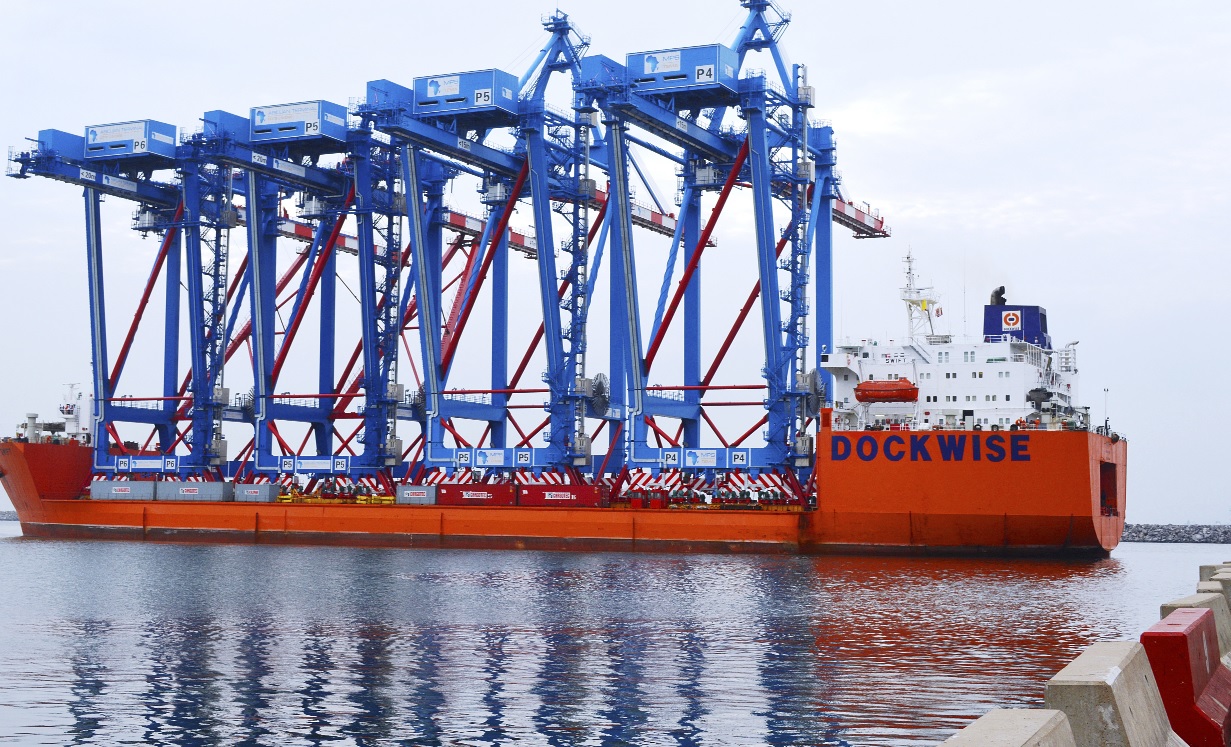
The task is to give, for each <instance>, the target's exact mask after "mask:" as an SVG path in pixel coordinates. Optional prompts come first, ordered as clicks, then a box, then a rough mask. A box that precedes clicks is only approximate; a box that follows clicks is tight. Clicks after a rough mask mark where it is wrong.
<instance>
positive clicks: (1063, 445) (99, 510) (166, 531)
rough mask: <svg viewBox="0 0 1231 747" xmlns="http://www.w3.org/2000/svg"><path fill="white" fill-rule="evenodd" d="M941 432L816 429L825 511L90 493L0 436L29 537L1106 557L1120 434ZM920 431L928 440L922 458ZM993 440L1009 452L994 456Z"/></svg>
mask: <svg viewBox="0 0 1231 747" xmlns="http://www.w3.org/2000/svg"><path fill="white" fill-rule="evenodd" d="M937 435H940V434H937V433H935V432H927V433H913V434H912V433H895V432H877V433H858V432H849V433H848V432H831V431H822V433H821V438H820V443H819V445H818V446H819V448H818V453H817V458H818V465H817V466H818V470H819V480H818V482H819V490H818V500H817V504H818V505H817V509H816V510H815V511H794V512H792V511H772V510H730V509H721V510H720V509H717V508H692V509H689V508H670V509H629V508H555V507H531V506H410V505H355V504H304V503H242V502H218V503H204V502H175V501H115V500H107V501H96V500H90V499H88V498H82V497H81V495H82V493H83V492H84V490H83V489H84V488H85V487H86V486H87V484H88V482H89V479H90V452H89V449H87V448H85V447H83V446H79V445H76V444H45V443H44V444H30V443H22V442H15V441H6V442H3V443H0V472H2V473H3V475H2V476H0V480H2V481H3V484H4V487H5V490H6V491H7V492H8V494H9V497H10V499H11V500H12V501H13V504H14V507H15V508H16V510H17V513H18V517H19V518H20V520H21V524H22V531H23V532H24V533H25V534H26V535H27V536H34V537H76V538H86V537H88V538H117V539H134V540H135V539H141V540H184V541H220V542H260V543H294V544H304V543H312V544H341V545H364V546H370V545H377V546H401V547H467V548H531V549H568V550H643V551H681V552H689V551H718V552H741V551H743V552H786V553H824V552H886V553H943V554H956V553H988V554H1005V555H1012V554H1049V555H1106V554H1107V553H1108V552H1110V551H1111V550H1112V548H1114V547H1115V546H1116V544H1117V543H1118V542H1119V539H1120V534H1121V532H1122V531H1123V527H1124V499H1125V492H1124V477H1125V460H1126V454H1127V450H1126V445H1125V444H1124V442H1122V441H1121V442H1118V443H1113V442H1112V441H1111V440H1110V439H1108V438H1106V437H1103V436H1099V435H1095V434H1090V433H1085V432H1031V433H1030V434H1029V439H1028V444H1027V446H1026V448H1025V452H1024V454H1025V455H1027V456H1029V457H1030V458H1029V459H1021V458H1020V457H1021V456H1022V455H1023V453H1022V450H1021V448H1020V443H1019V444H1018V446H1019V448H1018V452H1011V451H1009V450H1008V443H1007V438H1008V436H1009V434H1004V438H1005V439H1006V443H1005V446H1003V447H1000V446H999V445H998V444H997V442H995V441H993V442H992V443H991V444H988V443H986V442H985V441H984V439H987V438H989V437H990V436H992V435H995V434H975V433H962V434H951V435H954V436H965V437H967V438H973V437H975V436H978V437H979V440H980V446H979V448H980V449H981V453H980V454H979V457H980V458H979V459H975V458H974V456H975V455H974V453H973V452H972V451H969V449H973V448H974V445H973V440H972V441H968V442H967V443H966V447H965V448H966V449H968V451H966V452H965V453H964V454H963V458H962V459H955V458H953V457H954V456H955V453H953V452H951V451H949V452H946V454H948V456H949V457H950V458H949V459H944V458H942V455H941V454H940V452H939V450H938V447H937V445H936V442H932V441H931V438H934V437H935V436H937ZM911 436H915V437H921V436H927V437H928V440H927V441H924V442H923V443H922V445H920V443H919V442H916V443H915V444H914V445H913V446H914V449H915V451H914V453H913V454H912V453H911V451H910V450H911V447H912V444H911V443H910V441H909V439H910V437H911ZM834 437H837V439H838V445H837V446H835V445H834ZM843 439H845V440H846V441H847V442H849V446H850V451H848V452H844V451H843V448H844V447H843V446H842V441H843ZM860 439H863V440H862V441H860ZM873 442H875V450H876V455H875V456H872V455H871V452H872V450H873V448H874V447H873ZM997 448H1003V449H1005V451H1004V455H1003V456H1002V457H1001V458H999V459H994V457H996V456H998V455H999V454H1000V452H999V451H997ZM886 449H887V451H886ZM924 452H927V455H928V457H929V458H928V459H924V458H923V454H924ZM844 453H845V456H843V454H844ZM899 454H901V455H902V456H900V457H899V456H898V455H899ZM1014 455H1016V456H1017V457H1019V458H1018V459H1017V460H1013V459H1012V458H1011V457H1012V456H1014ZM912 456H913V457H914V460H913V461H912V460H911V457H912ZM865 457H866V458H865Z"/></svg>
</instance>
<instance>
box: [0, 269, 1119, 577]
mask: <svg viewBox="0 0 1231 747" xmlns="http://www.w3.org/2000/svg"><path fill="white" fill-rule="evenodd" d="M906 262H907V272H906V276H907V280H906V285H905V287H904V288H903V289H902V293H901V298H902V300H903V301H904V302H905V305H906V310H907V314H908V325H909V326H908V330H907V334H906V336H905V337H904V339H902V340H900V341H898V342H896V343H895V341H892V340H889V341H886V343H885V344H881V341H878V340H871V339H864V340H860V341H858V342H853V341H850V342H846V343H843V344H840V345H838V346H836V348H835V350H834V351H833V352H832V353H829V354H825V355H823V356H822V366H823V368H824V369H825V371H826V373H828V374H829V375H830V376H832V378H833V384H832V392H831V395H830V396H829V397H828V399H829V400H831V402H832V407H826V408H824V409H823V410H822V412H821V416H820V417H819V418H818V419H817V426H816V436H815V443H816V447H815V453H814V460H815V461H814V464H815V475H816V478H815V482H814V485H811V486H808V487H809V490H808V493H807V494H806V495H805V496H802V499H800V498H801V497H800V496H786V495H785V494H784V493H779V492H778V491H772V490H768V489H764V490H738V489H734V488H732V489H730V490H723V489H711V490H696V489H691V488H687V487H681V485H686V483H676V488H675V489H666V488H663V487H661V485H662V483H661V482H658V483H655V482H646V481H638V480H637V479H636V477H637V476H636V475H632V476H630V477H629V478H628V479H626V480H623V481H621V482H620V483H613V482H612V481H610V480H608V481H597V482H594V483H577V484H545V483H541V482H540V483H537V484H536V483H533V482H519V481H518V480H517V479H508V480H507V481H504V482H500V481H490V482H477V483H476V482H466V481H464V476H465V475H467V474H469V473H461V475H462V477H460V478H455V479H458V480H459V481H446V482H438V483H435V484H422V483H421V484H409V483H397V484H394V485H391V486H389V487H391V488H392V489H384V490H382V489H381V486H380V485H365V484H364V483H361V482H359V481H348V480H345V479H343V480H340V481H338V480H332V479H331V480H328V481H326V482H324V483H318V484H313V485H311V486H309V489H308V490H306V491H305V490H303V489H301V486H299V485H297V484H295V483H293V482H288V481H284V482H282V483H278V482H259V481H258V482H243V481H240V482H236V481H231V480H221V481H203V482H191V481H181V480H157V479H148V480H142V479H131V480H112V479H99V478H101V476H96V475H94V474H92V469H91V454H92V449H91V448H90V439H91V437H92V434H90V433H89V432H88V429H87V426H85V425H84V424H83V419H82V416H81V413H82V410H83V409H84V408H85V405H83V404H82V400H81V395H74V396H73V397H70V398H69V400H68V401H66V402H65V403H64V405H62V406H61V408H60V413H61V416H62V417H61V419H60V422H49V423H48V422H40V421H39V420H38V416H37V415H30V416H29V417H28V419H27V422H26V423H23V424H22V425H21V426H20V427H19V430H18V435H17V437H15V438H8V439H4V440H3V441H0V481H2V482H3V485H4V488H5V490H6V491H7V493H8V495H9V497H10V499H11V500H12V502H13V505H14V507H15V508H16V510H17V513H18V516H19V518H20V521H21V525H22V530H23V532H24V534H26V535H27V536H32V537H67V538H116V539H130V540H163V541H176V540H181V541H221V542H259V543H295V544H302V543H316V544H340V545H372V546H398V547H460V548H521V549H524V548H533V549H564V550H604V551H606V550H621V551H624V550H642V551H673V552H674V551H684V552H687V551H710V552H714V551H717V552H784V553H827V552H836V553H851V552H854V553H896V554H913V553H920V554H922V553H932V554H997V555H1019V554H1029V555H1051V556H1064V555H1078V556H1081V555H1084V556H1105V555H1106V554H1108V553H1109V552H1110V551H1111V550H1112V549H1113V548H1115V547H1116V545H1117V544H1118V542H1119V540H1120V536H1121V533H1122V531H1123V528H1124V514H1125V495H1126V469H1127V442H1126V440H1125V439H1124V438H1122V437H1121V436H1120V435H1119V434H1117V433H1114V432H1112V430H1111V429H1110V427H1109V424H1108V423H1106V422H1105V423H1104V424H1103V425H1102V426H1094V425H1092V423H1091V418H1090V411H1089V408H1088V407H1084V406H1082V405H1080V404H1079V398H1078V368H1077V357H1076V345H1077V343H1075V342H1074V343H1069V344H1067V345H1065V346H1063V347H1059V348H1057V347H1056V346H1054V345H1053V344H1052V341H1051V336H1050V334H1049V332H1048V319H1047V311H1046V309H1044V308H1042V307H1040V306H1030V305H1015V304H1010V303H1008V302H1007V301H1006V299H1005V296H1004V289H1003V288H999V289H997V291H996V292H994V293H993V294H992V298H991V299H990V302H989V303H988V304H987V305H986V306H984V318H983V330H982V331H983V334H982V335H980V336H978V337H973V338H962V337H955V336H953V335H949V334H939V333H937V332H936V331H935V326H936V322H937V319H938V318H939V317H940V316H941V315H942V314H943V310H942V308H941V306H940V305H939V302H938V299H937V298H936V296H935V294H934V293H933V292H932V289H930V288H925V287H920V286H919V285H918V283H917V282H916V276H915V274H914V269H913V260H912V259H911V258H910V257H909V255H908V257H907V259H906ZM85 401H86V402H87V403H88V398H87V399H86V400H85ZM114 447H115V448H118V447H119V444H115V445H114ZM151 456H152V457H153V458H160V457H161V455H158V454H153V455H151ZM132 458H134V459H136V458H140V455H137V454H134V455H133V456H132Z"/></svg>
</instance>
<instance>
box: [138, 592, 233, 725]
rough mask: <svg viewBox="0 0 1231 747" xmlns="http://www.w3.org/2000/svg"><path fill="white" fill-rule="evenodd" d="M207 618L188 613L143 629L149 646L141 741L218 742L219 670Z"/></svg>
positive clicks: (143, 644)
mask: <svg viewBox="0 0 1231 747" xmlns="http://www.w3.org/2000/svg"><path fill="white" fill-rule="evenodd" d="M216 635H217V629H216V628H215V626H214V624H213V622H212V620H210V619H209V618H202V617H197V616H195V615H190V616H188V617H185V618H180V619H159V620H154V621H151V622H150V623H149V624H148V625H147V626H146V628H145V630H144V631H143V633H142V641H141V643H142V646H143V647H144V648H146V649H147V650H148V654H147V663H146V666H147V673H146V676H145V681H146V690H145V692H143V693H142V694H141V695H140V700H141V703H142V705H143V706H144V708H143V710H144V723H145V726H144V729H143V731H142V738H143V740H144V741H145V743H146V744H175V745H189V746H191V747H196V746H198V745H202V746H203V745H215V744H219V743H220V742H219V735H218V726H219V724H218V717H217V708H218V701H219V699H220V695H221V693H220V683H219V682H218V678H219V671H218V670H216V669H215V668H214V666H213V665H214V664H215V657H214V655H213V654H214V651H213V648H214V647H213V642H214V639H215V636H216Z"/></svg>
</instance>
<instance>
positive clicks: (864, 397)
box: [855, 379, 919, 402]
mask: <svg viewBox="0 0 1231 747" xmlns="http://www.w3.org/2000/svg"><path fill="white" fill-rule="evenodd" d="M855 399H856V400H857V401H859V402H918V401H919V387H917V386H915V385H914V384H912V383H911V381H910V379H897V380H894V381H865V382H863V383H862V384H859V385H858V386H856V387H855Z"/></svg>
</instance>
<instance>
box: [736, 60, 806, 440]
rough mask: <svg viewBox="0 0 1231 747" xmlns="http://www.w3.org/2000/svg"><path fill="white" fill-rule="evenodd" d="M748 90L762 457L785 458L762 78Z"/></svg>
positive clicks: (784, 374)
mask: <svg viewBox="0 0 1231 747" xmlns="http://www.w3.org/2000/svg"><path fill="white" fill-rule="evenodd" d="M742 83H743V84H745V85H746V86H747V87H748V89H749V90H747V91H745V92H744V93H743V96H742V101H741V103H742V105H743V111H744V115H745V116H746V117H747V119H748V163H749V166H750V168H751V170H752V198H753V215H754V219H755V225H756V241H757V266H758V269H759V274H760V279H761V327H762V334H763V335H764V339H765V383H766V385H767V387H768V390H769V391H768V393H767V396H766V401H767V402H768V409H769V413H768V414H769V421H768V438H767V443H766V452H765V456H766V459H767V460H768V462H769V463H770V464H778V463H781V462H782V461H784V460H785V458H786V455H787V453H788V450H789V447H790V441H791V437H792V435H793V434H792V433H791V422H792V415H793V413H792V412H791V410H790V406H789V405H790V404H791V403H790V399H789V397H788V391H787V386H788V385H787V381H788V370H787V367H788V365H789V362H790V359H789V357H787V356H785V355H784V354H783V347H782V310H781V307H780V305H779V298H780V294H779V290H778V260H777V257H776V253H775V249H776V248H777V241H776V240H775V236H774V213H773V194H772V186H773V185H772V178H773V169H772V166H771V165H770V160H769V156H770V154H769V145H768V138H767V126H766V121H765V80H764V78H751V79H745V80H744V81H742Z"/></svg>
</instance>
